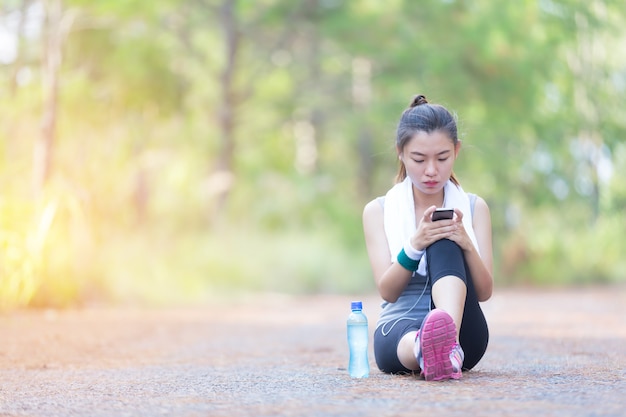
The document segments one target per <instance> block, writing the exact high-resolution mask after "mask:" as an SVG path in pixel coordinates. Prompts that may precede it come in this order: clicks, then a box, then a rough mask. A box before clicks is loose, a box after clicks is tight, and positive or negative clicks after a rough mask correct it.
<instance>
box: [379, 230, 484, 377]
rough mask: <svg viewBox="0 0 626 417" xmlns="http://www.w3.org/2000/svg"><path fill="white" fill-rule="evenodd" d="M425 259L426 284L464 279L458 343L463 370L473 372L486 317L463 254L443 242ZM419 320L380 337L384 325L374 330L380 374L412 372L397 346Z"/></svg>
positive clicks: (481, 348)
mask: <svg viewBox="0 0 626 417" xmlns="http://www.w3.org/2000/svg"><path fill="white" fill-rule="evenodd" d="M426 256H427V259H428V274H429V276H430V279H429V281H428V282H429V284H428V285H431V286H432V283H433V282H436V281H437V280H438V279H440V278H442V277H445V276H447V275H454V276H456V277H459V278H460V279H461V280H463V282H465V285H466V286H467V296H466V298H465V308H464V311H463V322H462V323H461V331H460V334H459V342H460V343H461V347H462V348H463V352H464V353H465V360H464V361H463V369H465V370H468V369H472V368H473V367H474V366H476V364H477V363H478V361H480V359H481V358H482V357H483V355H484V354H485V351H486V350H487V343H488V341H489V329H488V328H487V321H486V320H485V316H484V315H483V312H482V310H481V309H480V305H479V304H478V298H477V296H476V290H475V289H474V283H473V282H472V278H471V274H470V271H469V268H468V267H467V264H466V262H465V257H464V256H463V251H462V250H461V248H460V247H459V246H458V245H457V244H456V243H454V242H452V241H451V240H447V239H442V240H439V241H437V242H435V243H433V244H432V245H430V246H429V247H428V248H427V249H426ZM431 288H432V287H431ZM433 307H434V306H433ZM422 319H423V318H422ZM422 319H416V320H407V321H403V322H400V323H398V325H397V326H392V328H391V329H390V330H389V332H388V333H386V335H383V334H382V328H383V327H384V326H379V327H378V328H377V329H376V332H375V333H374V354H375V357H376V364H377V365H378V368H379V369H380V370H381V371H383V372H388V373H411V370H409V369H407V368H405V367H404V366H403V365H402V364H401V363H400V360H399V359H398V354H397V348H398V343H399V342H400V339H401V338H402V337H403V336H404V335H405V334H407V333H409V332H411V331H417V330H419V329H420V327H421V325H422Z"/></svg>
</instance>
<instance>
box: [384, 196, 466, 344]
mask: <svg viewBox="0 0 626 417" xmlns="http://www.w3.org/2000/svg"><path fill="white" fill-rule="evenodd" d="M467 195H468V197H469V200H470V210H471V213H472V216H473V215H474V205H475V204H476V194H470V193H467ZM377 201H378V202H379V203H380V205H381V206H382V207H383V210H384V209H385V197H378V198H377ZM430 300H431V298H430V285H428V277H427V276H424V275H420V274H418V273H417V272H414V273H413V276H411V279H410V281H409V283H408V285H407V286H406V288H405V289H404V291H403V292H402V294H400V297H398V299H397V300H396V302H395V303H389V302H387V301H384V302H383V303H382V304H381V309H382V311H381V313H380V316H379V318H378V322H377V323H376V328H377V329H378V328H379V327H381V326H382V328H381V331H382V333H383V336H386V335H387V334H388V333H389V332H390V331H391V329H393V328H394V326H396V325H397V324H398V323H400V322H402V321H405V320H411V321H420V322H421V321H422V320H423V319H424V317H425V316H426V314H428V312H429V311H430V304H431V302H430Z"/></svg>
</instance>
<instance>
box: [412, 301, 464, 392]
mask: <svg viewBox="0 0 626 417" xmlns="http://www.w3.org/2000/svg"><path fill="white" fill-rule="evenodd" d="M415 356H416V358H417V361H418V363H419V364H420V368H421V369H422V372H421V375H422V376H423V377H424V378H425V379H426V381H441V380H445V379H459V378H461V367H462V365H463V357H464V354H463V349H461V346H459V345H458V344H457V343H456V327H455V325H454V321H453V320H452V317H450V315H449V314H448V313H446V312H445V311H443V310H440V309H434V310H432V311H431V312H430V313H428V314H427V315H426V317H425V318H424V322H423V323H422V328H421V329H420V331H419V332H418V333H417V338H416V340H415Z"/></svg>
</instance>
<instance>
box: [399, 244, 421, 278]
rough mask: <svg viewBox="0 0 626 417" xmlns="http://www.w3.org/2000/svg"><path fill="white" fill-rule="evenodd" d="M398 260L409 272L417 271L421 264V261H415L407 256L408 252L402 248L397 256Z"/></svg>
mask: <svg viewBox="0 0 626 417" xmlns="http://www.w3.org/2000/svg"><path fill="white" fill-rule="evenodd" d="M397 260H398V263H399V264H400V265H401V266H402V267H403V268H404V269H406V270H407V271H411V272H414V271H417V267H418V266H419V264H420V261H419V260H417V261H416V260H413V259H411V258H409V257H408V256H407V254H406V252H404V248H402V250H400V253H399V254H398V256H397Z"/></svg>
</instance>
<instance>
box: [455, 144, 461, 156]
mask: <svg viewBox="0 0 626 417" xmlns="http://www.w3.org/2000/svg"><path fill="white" fill-rule="evenodd" d="M460 150H461V141H460V140H458V141H457V142H456V144H455V145H454V159H456V158H457V156H459V151H460Z"/></svg>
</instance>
